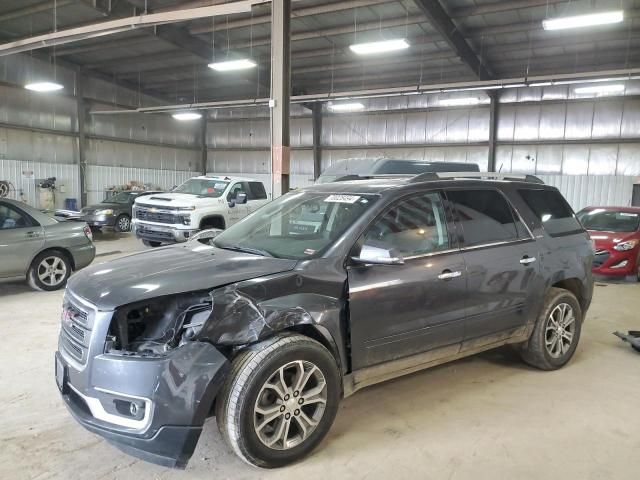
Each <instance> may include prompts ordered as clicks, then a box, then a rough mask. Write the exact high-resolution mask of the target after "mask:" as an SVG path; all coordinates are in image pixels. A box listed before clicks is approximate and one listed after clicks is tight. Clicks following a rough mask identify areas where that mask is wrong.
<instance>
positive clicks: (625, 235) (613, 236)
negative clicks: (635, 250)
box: [587, 230, 640, 250]
mask: <svg viewBox="0 0 640 480" xmlns="http://www.w3.org/2000/svg"><path fill="white" fill-rule="evenodd" d="M587 232H589V237H590V238H591V240H593V241H594V242H595V244H596V250H608V249H610V248H613V247H614V245H617V244H618V243H620V242H624V241H626V240H632V239H634V238H639V237H640V236H639V235H638V233H637V232H605V231H600V230H587Z"/></svg>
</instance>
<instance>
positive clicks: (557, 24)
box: [542, 10, 624, 30]
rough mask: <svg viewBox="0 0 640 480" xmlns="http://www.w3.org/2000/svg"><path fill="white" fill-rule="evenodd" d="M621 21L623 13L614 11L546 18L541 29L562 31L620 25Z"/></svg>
mask: <svg viewBox="0 0 640 480" xmlns="http://www.w3.org/2000/svg"><path fill="white" fill-rule="evenodd" d="M623 20H624V11H623V10H614V11H611V12H601V13H591V14H589V15H576V16H574V17H560V18H547V19H546V20H543V21H542V28H544V29H545V30H564V29H567V28H582V27H591V26H593V25H606V24H609V23H620V22H622V21H623Z"/></svg>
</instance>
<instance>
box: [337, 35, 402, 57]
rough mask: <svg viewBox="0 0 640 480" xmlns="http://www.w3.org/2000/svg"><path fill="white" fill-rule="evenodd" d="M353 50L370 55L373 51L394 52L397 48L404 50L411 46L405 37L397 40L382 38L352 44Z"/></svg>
mask: <svg viewBox="0 0 640 480" xmlns="http://www.w3.org/2000/svg"><path fill="white" fill-rule="evenodd" d="M349 48H350V49H351V51H352V52H354V53H357V54H359V55H369V54H372V53H384V52H393V51H395V50H404V49H405V48H409V44H408V43H407V41H406V40H405V39H404V38H398V39H395V40H382V41H380V42H368V43H355V44H353V45H350V46H349Z"/></svg>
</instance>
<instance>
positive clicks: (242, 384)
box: [216, 334, 341, 468]
mask: <svg viewBox="0 0 640 480" xmlns="http://www.w3.org/2000/svg"><path fill="white" fill-rule="evenodd" d="M340 396H341V386H340V373H339V370H338V367H337V365H336V361H335V359H334V357H333V355H332V354H331V353H330V352H329V351H328V350H327V349H326V348H325V347H324V346H322V345H321V344H320V343H318V342H316V341H315V340H313V339H311V338H308V337H305V336H302V335H297V334H284V335H279V336H276V337H272V338H269V339H267V340H264V341H262V342H260V343H257V344H255V345H252V346H250V347H248V348H247V349H246V350H244V351H242V352H240V353H239V354H238V355H237V356H236V358H234V360H233V362H232V366H231V372H229V374H228V375H227V378H226V380H225V384H224V386H223V387H222V390H221V391H220V393H219V394H218V397H217V399H216V420H217V421H218V427H219V428H220V432H221V433H222V436H223V437H224V439H225V441H226V442H227V443H228V444H229V445H230V446H231V448H232V449H233V451H234V452H235V453H236V454H237V455H238V456H239V457H240V458H242V459H243V460H244V461H245V462H247V463H250V464H252V465H256V466H258V467H263V468H275V467H282V466H284V465H288V464H290V463H292V462H295V461H296V460H299V459H301V458H303V457H304V456H305V455H307V454H309V453H310V452H311V451H312V450H313V449H314V448H315V447H316V446H317V445H318V443H320V441H321V440H322V439H323V438H324V436H325V435H326V434H327V432H328V431H329V429H330V428H331V424H332V423H333V419H334V418H335V415H336V412H337V409H338V402H339V401H340Z"/></svg>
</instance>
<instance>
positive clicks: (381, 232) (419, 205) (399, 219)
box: [364, 193, 449, 257]
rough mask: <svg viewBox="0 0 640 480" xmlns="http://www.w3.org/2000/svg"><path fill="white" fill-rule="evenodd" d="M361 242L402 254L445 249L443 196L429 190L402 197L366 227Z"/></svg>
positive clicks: (446, 236)
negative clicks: (369, 226)
mask: <svg viewBox="0 0 640 480" xmlns="http://www.w3.org/2000/svg"><path fill="white" fill-rule="evenodd" d="M364 245H365V246H367V247H370V248H380V249H383V250H385V251H393V252H394V253H396V254H399V255H402V256H403V257H411V256H415V255H423V254H426V253H432V252H437V251H440V250H446V249H448V248H449V236H448V234H447V223H446V219H445V214H444V207H443V203H442V198H441V197H440V195H439V194H438V193H428V194H422V195H418V196H414V197H411V198H408V199H406V200H403V201H401V202H400V203H398V204H397V205H395V206H394V207H392V208H391V209H390V210H388V211H387V212H386V213H385V214H384V215H383V216H382V217H381V218H379V219H378V220H377V221H376V222H375V223H374V224H373V226H372V227H371V228H370V229H369V230H368V231H367V233H366V234H365V236H364Z"/></svg>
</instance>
